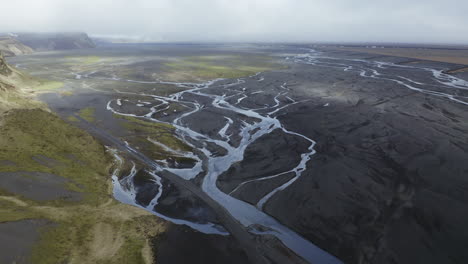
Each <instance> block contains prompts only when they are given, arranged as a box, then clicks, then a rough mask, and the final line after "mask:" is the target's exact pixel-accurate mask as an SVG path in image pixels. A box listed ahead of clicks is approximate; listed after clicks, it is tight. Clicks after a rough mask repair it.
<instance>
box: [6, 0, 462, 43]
mask: <svg viewBox="0 0 468 264" xmlns="http://www.w3.org/2000/svg"><path fill="white" fill-rule="evenodd" d="M0 6H1V13H0V14H1V15H0V32H1V31H3V32H6V31H85V32H87V33H89V34H91V35H114V36H133V37H138V38H141V39H144V40H148V41H293V42H294V41H361V42H362V41H371V42H383V41H385V42H430V43H464V44H465V43H466V44H468V15H467V14H468V1H465V0H445V1H440V0H424V1H423V0H393V1H392V0H2V3H1V4H0Z"/></svg>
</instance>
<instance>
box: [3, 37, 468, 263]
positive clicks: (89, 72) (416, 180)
mask: <svg viewBox="0 0 468 264" xmlns="http://www.w3.org/2000/svg"><path fill="white" fill-rule="evenodd" d="M383 50H385V53H382V52H380V51H379V52H380V53H379V52H377V54H375V53H376V52H373V50H370V49H353V50H351V49H349V50H348V49H330V48H314V47H313V46H308V45H253V44H252V45H228V44H225V45H221V44H219V45H215V44H210V45H208V44H206V45H201V44H200V45H195V44H194V45H188V44H187V45H181V44H179V45H176V44H164V45H150V44H147V45H130V44H129V45H108V46H102V47H98V48H96V49H87V50H80V51H66V52H44V53H37V54H33V55H26V56H20V57H15V58H11V59H9V62H10V64H12V65H15V66H16V67H17V68H18V69H21V70H22V71H24V72H27V73H28V74H30V75H32V76H35V77H38V78H43V79H47V80H50V81H52V82H54V83H52V84H51V85H50V86H48V87H46V88H44V89H41V91H35V92H38V93H39V98H40V99H41V100H42V101H43V102H45V103H47V104H48V106H49V107H50V108H51V109H52V110H53V111H55V112H56V113H57V114H58V115H59V116H60V117H61V118H62V119H63V120H65V121H66V122H68V123H70V124H73V125H74V126H78V127H80V128H82V129H85V130H87V131H88V132H90V133H91V134H92V135H93V136H94V137H96V138H97V139H99V140H100V141H101V142H103V143H104V144H106V145H107V146H109V148H111V149H113V151H114V152H113V154H114V157H115V158H116V159H118V160H121V162H120V165H121V167H120V170H119V171H118V173H114V174H113V177H114V186H113V188H114V191H113V194H114V197H115V198H116V199H118V200H119V201H121V202H123V203H128V204H131V205H134V206H138V207H140V208H143V209H145V210H147V211H148V212H151V213H154V214H156V215H158V216H159V217H161V218H163V219H166V220H168V221H169V222H172V223H174V224H177V225H174V226H173V227H172V229H170V231H168V233H167V236H166V237H165V238H161V240H158V241H159V242H160V243H161V244H160V245H161V246H160V248H157V247H158V246H157V244H155V245H156V246H155V247H156V250H157V252H158V254H157V255H158V256H160V258H161V259H162V260H164V259H166V260H168V261H169V260H172V261H174V260H177V261H178V262H179V263H184V261H186V260H187V259H184V258H182V257H181V256H182V255H184V254H182V253H181V252H180V251H177V250H167V248H171V247H172V246H173V247H177V248H180V249H181V251H182V252H186V253H187V254H186V256H187V257H192V258H195V256H196V255H197V254H196V252H193V250H191V249H190V246H189V243H190V242H187V243H188V244H187V243H185V244H184V243H182V242H180V241H182V240H183V239H186V238H191V239H196V240H197V241H200V243H201V244H203V246H204V248H209V249H211V250H210V252H212V254H213V255H212V256H217V257H219V258H222V256H223V255H224V256H225V258H226V256H229V254H227V253H226V252H234V251H235V252H241V251H242V250H244V251H245V252H246V254H247V255H249V254H250V253H252V252H251V251H250V250H252V248H255V247H256V246H258V245H261V247H262V252H263V254H264V255H263V256H264V257H271V256H275V258H280V259H282V260H285V261H286V262H284V263H287V262H296V261H297V260H298V259H299V258H302V259H305V260H306V261H310V262H313V261H318V262H319V263H321V262H320V261H326V263H341V262H344V263H358V262H359V260H362V259H367V260H368V261H369V262H371V263H419V262H421V263H447V260H448V259H450V260H453V263H457V262H462V261H463V260H466V259H467V258H468V255H467V253H466V252H465V250H464V249H463V245H462V244H460V241H467V239H468V228H466V225H464V224H463V220H464V219H468V205H467V203H468V198H467V196H466V195H465V193H467V191H468V190H466V189H467V188H468V187H467V186H468V179H467V178H466V173H467V172H468V164H467V163H466V162H464V161H465V160H466V159H467V158H468V142H467V139H466V135H467V133H468V122H466V120H467V119H468V110H467V109H468V82H467V81H466V80H467V79H468V76H467V75H466V72H464V71H463V70H459V69H460V68H461V67H462V66H463V64H464V63H466V61H464V59H463V58H464V56H465V55H460V56H458V58H457V55H456V54H454V52H455V51H453V52H452V51H441V50H436V51H427V52H426V51H424V54H423V53H421V52H419V51H417V50H398V51H393V50H391V51H390V50H388V51H387V49H383ZM456 52H459V53H460V54H464V53H463V51H456ZM438 58H442V59H438ZM457 69H458V70H457ZM58 83H60V84H61V85H58ZM56 159H59V158H58V157H56ZM46 161H47V160H46ZM46 161H45V162H46ZM43 162H44V161H43ZM175 177H177V178H175ZM171 179H172V180H171ZM174 179H177V180H175V181H174ZM180 224H183V225H186V226H189V227H190V228H191V230H192V231H188V232H183V231H181V228H182V227H181V226H180ZM187 230H189V229H187ZM193 230H196V231H193ZM228 231H229V232H230V233H231V234H232V235H233V236H232V237H234V238H235V239H232V237H226V234H227V232H228ZM176 238H177V239H176ZM214 241H215V242H216V243H215V242H214ZM402 241H404V243H402ZM252 245H254V246H252ZM277 248H281V250H274V249H277ZM176 255H177V256H176ZM208 256H209V254H208ZM249 256H250V255H249ZM198 257H199V258H200V259H199V260H200V261H203V260H206V259H203V257H200V256H198ZM205 257H206V256H205ZM225 258H222V259H223V261H224V260H225ZM244 259H245V255H242V257H240V258H239V259H235V261H234V259H231V260H232V262H229V263H236V261H237V263H238V262H239V261H242V260H244ZM226 261H227V260H226ZM171 263H174V262H171ZM324 263H325V262H324Z"/></svg>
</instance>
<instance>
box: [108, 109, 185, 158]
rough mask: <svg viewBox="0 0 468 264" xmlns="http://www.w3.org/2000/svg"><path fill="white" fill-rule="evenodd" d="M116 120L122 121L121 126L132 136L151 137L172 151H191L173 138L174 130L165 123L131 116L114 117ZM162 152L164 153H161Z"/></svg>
mask: <svg viewBox="0 0 468 264" xmlns="http://www.w3.org/2000/svg"><path fill="white" fill-rule="evenodd" d="M114 116H116V117H118V118H121V119H124V120H126V121H127V122H124V123H123V124H122V126H123V127H124V128H125V129H126V130H127V131H129V132H131V134H132V135H136V136H139V135H140V136H143V137H144V138H147V137H151V138H152V139H153V140H155V141H158V142H160V143H162V144H164V145H166V146H168V147H170V148H172V149H175V150H179V151H191V150H192V148H191V147H190V146H188V145H187V144H185V143H184V142H182V141H181V140H180V139H178V138H177V137H176V136H175V128H174V127H173V126H172V125H170V124H166V123H160V122H152V121H149V120H145V119H139V118H136V117H131V116H121V115H114ZM162 152H164V151H162Z"/></svg>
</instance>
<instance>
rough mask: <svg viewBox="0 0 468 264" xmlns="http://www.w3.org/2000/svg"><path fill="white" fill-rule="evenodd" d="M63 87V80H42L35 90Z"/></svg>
mask: <svg viewBox="0 0 468 264" xmlns="http://www.w3.org/2000/svg"><path fill="white" fill-rule="evenodd" d="M62 87H63V82H58V81H41V82H40V84H39V85H37V86H35V87H34V88H33V90H35V91H51V90H57V89H60V88H62Z"/></svg>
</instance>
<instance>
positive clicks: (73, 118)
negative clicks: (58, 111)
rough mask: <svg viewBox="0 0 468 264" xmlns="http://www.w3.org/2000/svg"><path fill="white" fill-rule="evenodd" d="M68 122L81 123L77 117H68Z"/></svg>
mask: <svg viewBox="0 0 468 264" xmlns="http://www.w3.org/2000/svg"><path fill="white" fill-rule="evenodd" d="M67 120H68V121H70V122H80V120H78V118H76V116H72V115H71V116H68V117H67Z"/></svg>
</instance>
